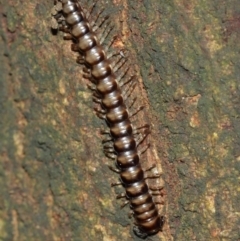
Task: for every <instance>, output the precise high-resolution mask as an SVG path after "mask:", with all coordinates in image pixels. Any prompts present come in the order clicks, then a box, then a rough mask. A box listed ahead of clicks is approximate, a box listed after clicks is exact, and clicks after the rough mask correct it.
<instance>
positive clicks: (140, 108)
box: [129, 106, 144, 118]
mask: <svg viewBox="0 0 240 241" xmlns="http://www.w3.org/2000/svg"><path fill="white" fill-rule="evenodd" d="M143 109H144V106H140V107H138V108H137V110H136V111H135V112H134V113H130V115H129V118H132V117H133V116H135V115H136V114H137V113H138V112H140V111H142V110H143Z"/></svg>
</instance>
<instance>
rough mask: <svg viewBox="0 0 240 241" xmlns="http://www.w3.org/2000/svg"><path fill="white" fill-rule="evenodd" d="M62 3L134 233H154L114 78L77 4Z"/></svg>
mask: <svg viewBox="0 0 240 241" xmlns="http://www.w3.org/2000/svg"><path fill="white" fill-rule="evenodd" d="M61 3H62V14H63V17H64V19H65V23H66V25H67V27H68V29H69V30H70V34H71V35H72V36H73V37H74V39H75V40H77V45H78V51H79V52H80V53H81V54H82V56H83V60H84V63H85V65H86V66H87V67H88V69H89V70H90V75H91V79H92V80H93V82H94V83H95V85H96V90H95V95H96V96H97V98H98V100H99V103H100V105H101V108H102V114H103V117H104V118H105V120H106V122H107V125H108V127H109V129H110V136H111V138H112V142H113V149H114V153H115V155H116V167H117V168H118V170H119V174H120V179H121V183H122V185H123V187H124V188H125V191H126V194H125V196H126V198H127V200H129V203H130V208H131V209H132V211H133V216H134V218H135V224H136V225H137V229H138V230H137V231H136V232H137V233H138V234H139V235H140V236H141V235H142V236H144V235H145V234H146V235H151V234H154V233H156V232H158V231H160V230H161V229H162V226H163V222H164V221H163V217H162V216H160V215H159V213H158V209H157V206H156V204H155V203H154V201H153V198H152V195H151V194H150V190H149V187H148V185H147V183H146V181H145V177H144V171H143V169H142V167H141V164H140V157H139V154H138V150H137V141H136V140H135V137H134V128H133V126H132V123H131V120H130V117H129V111H128V109H127V107H126V104H125V100H124V97H123V92H122V90H121V86H120V85H119V82H118V78H117V75H116V73H115V72H114V68H113V67H112V66H111V62H110V60H109V59H108V57H107V55H106V53H105V51H104V48H103V47H102V45H101V42H100V40H99V39H98V36H97V34H96V32H95V31H94V29H93V27H92V26H91V24H90V23H89V21H88V19H87V17H86V16H85V14H84V12H83V10H82V8H81V7H80V5H79V3H78V2H77V1H74V0H62V1H61Z"/></svg>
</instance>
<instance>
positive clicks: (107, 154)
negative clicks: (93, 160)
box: [104, 153, 116, 160]
mask: <svg viewBox="0 0 240 241" xmlns="http://www.w3.org/2000/svg"><path fill="white" fill-rule="evenodd" d="M104 154H105V155H106V157H108V158H110V159H112V160H116V154H114V153H104Z"/></svg>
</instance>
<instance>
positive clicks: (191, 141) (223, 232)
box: [0, 0, 240, 241]
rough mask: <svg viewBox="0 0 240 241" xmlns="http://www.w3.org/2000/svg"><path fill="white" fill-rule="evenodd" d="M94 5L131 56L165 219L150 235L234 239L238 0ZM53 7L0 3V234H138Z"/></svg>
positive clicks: (56, 237) (239, 133) (239, 99)
mask: <svg viewBox="0 0 240 241" xmlns="http://www.w3.org/2000/svg"><path fill="white" fill-rule="evenodd" d="M83 6H86V2H84V3H83ZM102 6H105V7H106V11H107V12H108V13H110V16H111V21H112V22H113V23H114V25H116V27H115V31H116V32H117V33H118V37H119V39H121V42H122V43H123V46H124V47H125V48H126V49H128V51H129V55H130V57H129V58H130V59H131V61H132V62H133V63H135V68H136V70H137V73H138V79H139V86H140V88H138V89H137V90H136V94H137V95H139V101H142V102H144V103H145V106H146V111H145V112H144V113H145V115H146V119H147V120H148V122H149V123H150V124H151V127H152V135H151V139H150V140H151V143H152V148H153V149H154V150H156V153H157V154H156V156H158V157H159V159H158V160H155V161H156V162H158V165H159V166H161V169H162V172H163V180H164V181H165V187H164V200H165V205H164V208H163V212H164V215H165V216H166V224H165V226H164V230H163V232H162V233H159V234H158V235H157V236H155V237H151V240H154V241H157V240H162V241H170V240H174V241H175V240H176V241H185V240H189V241H195V240H196V241H206V240H213V241H219V240H221V241H225V240H228V241H229V240H231V241H237V240H240V231H239V230H240V205H239V202H240V189H239V181H240V179H239V176H240V175H239V172H240V56H239V54H240V41H239V39H240V2H239V0H225V1H223V0H209V1H193V0H168V1H167V0H162V1H159V0H145V1H134V0H126V1H119V0H110V1H104V0H100V1H99V3H98V8H99V9H101V7H102ZM52 7H53V1H35V0H32V1H19V0H15V1H7V0H1V2H0V11H1V21H0V22H1V28H0V35H1V38H0V49H1V55H0V58H1V59H0V63H1V64H0V75H1V77H0V187H1V188H0V240H2V241H8V240H9V241H30V240H40V241H43V240H44V241H60V240H63V241H65V240H74V241H79V240H81V241H85V240H86V241H91V240H93V241H95V240H103V241H109V240H126V241H130V240H139V239H138V238H137V237H136V236H134V235H133V233H132V231H131V230H132V224H133V220H131V219H129V218H128V216H127V215H128V212H129V207H125V208H124V209H121V208H120V203H121V202H120V201H117V200H115V195H116V193H120V192H122V190H121V188H120V187H119V188H114V189H112V188H111V187H110V184H111V182H114V181H116V180H117V175H116V174H114V173H113V172H111V171H110V170H108V167H107V165H106V164H109V163H110V160H108V159H107V158H106V157H105V156H104V154H103V151H102V144H101V140H102V137H101V136H100V134H99V130H100V128H101V125H102V124H103V122H102V121H101V120H99V119H98V118H97V117H96V115H95V113H94V111H93V106H94V104H93V102H92V97H91V92H90V90H88V88H87V81H86V80H84V79H82V78H81V67H80V66H79V65H77V64H76V63H75V58H76V55H75V54H74V53H73V52H71V50H70V42H68V41H63V40H62V34H61V33H60V34H58V35H53V34H52V32H51V29H50V20H51V8H52ZM140 123H141V121H140ZM153 149H152V152H153ZM150 153H151V150H150ZM151 158H152V159H154V157H153V156H152V155H150V157H149V159H148V161H147V162H151Z"/></svg>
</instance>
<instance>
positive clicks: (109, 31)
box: [99, 23, 114, 44]
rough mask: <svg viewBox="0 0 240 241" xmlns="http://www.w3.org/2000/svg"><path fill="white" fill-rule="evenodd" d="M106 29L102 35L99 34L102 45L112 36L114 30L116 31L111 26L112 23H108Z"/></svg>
mask: <svg viewBox="0 0 240 241" xmlns="http://www.w3.org/2000/svg"><path fill="white" fill-rule="evenodd" d="M104 28H105V29H104V30H103V31H102V33H101V34H99V42H100V44H103V42H104V41H105V39H106V38H107V37H108V36H109V35H110V33H111V32H112V30H113V29H114V26H113V25H110V23H107V24H106V26H105V27H104Z"/></svg>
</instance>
